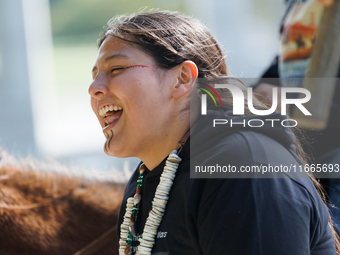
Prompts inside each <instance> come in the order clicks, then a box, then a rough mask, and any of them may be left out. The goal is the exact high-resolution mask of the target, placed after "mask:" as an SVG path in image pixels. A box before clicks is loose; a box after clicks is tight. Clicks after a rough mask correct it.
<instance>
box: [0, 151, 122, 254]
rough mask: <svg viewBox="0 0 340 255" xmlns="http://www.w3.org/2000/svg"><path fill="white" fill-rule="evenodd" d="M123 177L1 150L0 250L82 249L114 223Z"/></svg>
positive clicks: (63, 251)
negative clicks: (19, 157) (15, 154)
mask: <svg viewBox="0 0 340 255" xmlns="http://www.w3.org/2000/svg"><path fill="white" fill-rule="evenodd" d="M103 176H104V177H103ZM127 177H128V173H119V172H113V173H112V172H111V173H108V174H105V175H99V174H98V172H97V173H95V172H86V171H84V170H81V169H79V168H77V167H66V166H64V165H62V164H60V163H58V162H56V161H53V160H48V161H47V160H46V161H38V160H36V159H34V158H32V157H29V158H26V159H16V158H14V157H12V156H11V155H9V154H8V153H7V152H6V151H4V150H1V151H0V229H1V231H0V254H72V253H71V252H75V251H77V250H78V249H80V248H82V247H83V246H84V245H86V244H87V243H88V242H90V241H92V240H93V239H95V238H97V237H98V236H99V235H101V234H102V233H103V232H105V231H106V230H108V229H109V228H110V227H112V226H114V224H116V219H117V215H118V210H119V206H120V203H121V198H122V194H123V189H124V186H125V182H126V180H127ZM111 246H112V245H111ZM1 247H3V248H1ZM112 247H113V246H112ZM6 249H7V250H6ZM13 249H14V250H13ZM12 250H13V251H12ZM8 251H12V252H8ZM111 254H112V253H111Z"/></svg>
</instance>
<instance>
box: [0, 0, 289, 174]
mask: <svg viewBox="0 0 340 255" xmlns="http://www.w3.org/2000/svg"><path fill="white" fill-rule="evenodd" d="M143 8H147V10H149V9H151V8H158V9H163V10H164V9H165V10H173V11H180V12H183V13H185V14H187V15H190V16H193V17H196V18H198V19H199V20H201V21H202V22H203V23H205V24H206V25H207V26H208V27H209V28H210V29H211V31H212V33H213V34H214V35H215V36H216V38H217V39H218V40H219V42H220V43H221V44H222V46H223V49H224V51H225V54H226V59H227V64H228V69H229V73H230V74H232V75H234V76H236V77H243V78H257V77H259V76H260V75H261V73H262V72H263V71H264V70H265V68H266V67H267V66H268V65H269V64H270V62H271V60H272V59H273V57H274V56H275V55H276V54H277V52H278V35H279V26H280V21H281V17H282V14H283V12H284V0H238V1H235V0H210V1H203V0H195V1H194V0H171V1H164V0H163V1H162V0H138V1H131V0H126V1H121V0H119V1H118V0H96V1H93V0H72V1H70V0H0V107H1V108H0V147H2V148H4V149H5V150H7V151H9V152H10V153H11V154H13V155H15V156H20V157H26V156H28V155H33V156H34V157H37V158H39V159H44V158H53V159H57V160H58V161H60V162H62V163H64V164H68V165H69V164H72V165H77V166H79V167H81V168H84V169H86V170H99V171H109V170H113V169H116V170H123V169H126V170H132V169H134V167H135V165H136V163H137V162H138V159H134V158H131V159H118V158H114V157H109V156H107V155H106V154H105V153H104V152H103V144H104V141H105V140H104V135H103V134H102V131H101V127H100V125H99V123H98V120H97V119H96V117H95V115H94V114H93V112H92V110H91V107H90V97H89V95H88V93H87V90H88V87H89V85H90V84H91V80H92V79H91V70H92V67H93V65H94V62H95V59H96V56H97V46H96V44H97V39H98V37H99V34H100V33H101V32H102V31H104V28H105V26H106V23H107V22H108V20H109V19H111V18H112V17H113V16H115V15H116V14H124V13H132V12H136V11H139V10H141V9H143Z"/></svg>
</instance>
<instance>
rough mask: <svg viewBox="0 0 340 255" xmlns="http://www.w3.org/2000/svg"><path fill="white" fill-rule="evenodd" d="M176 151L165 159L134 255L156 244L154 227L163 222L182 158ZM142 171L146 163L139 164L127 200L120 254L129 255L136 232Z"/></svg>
mask: <svg viewBox="0 0 340 255" xmlns="http://www.w3.org/2000/svg"><path fill="white" fill-rule="evenodd" d="M189 134H190V133H189V131H188V132H187V133H186V134H185V135H184V136H183V138H182V139H181V141H179V148H178V150H179V151H180V149H181V148H182V146H183V145H184V143H185V142H186V140H187V138H188V137H189ZM178 150H173V151H172V152H171V153H170V154H169V156H168V158H167V160H166V163H165V166H164V168H163V172H162V174H161V177H160V182H159V184H158V186H157V188H156V192H155V196H154V198H153V201H152V208H151V210H150V212H149V216H148V217H147V219H146V222H145V226H144V229H143V234H142V236H141V238H140V239H139V245H138V250H137V252H136V255H151V251H152V248H153V245H154V244H155V237H156V235H157V229H158V227H159V225H160V223H161V221H162V218H163V215H164V212H165V207H166V204H167V202H168V199H169V192H170V189H171V186H172V184H173V181H174V179H175V176H176V172H177V168H178V165H179V163H180V162H181V161H182V159H181V158H180V157H179V156H178V154H179V151H178ZM144 171H145V165H144V164H143V163H142V164H141V165H140V167H139V178H138V180H137V189H136V193H135V195H134V197H130V198H128V199H127V203H126V211H125V215H124V218H123V223H122V224H121V225H120V239H119V255H124V254H128V255H130V254H132V249H131V246H132V238H133V237H135V236H136V234H137V233H136V225H135V222H136V220H137V214H138V211H139V203H140V201H141V194H140V192H141V187H142V185H143V180H144Z"/></svg>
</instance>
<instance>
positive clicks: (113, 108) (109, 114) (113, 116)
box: [99, 105, 123, 128]
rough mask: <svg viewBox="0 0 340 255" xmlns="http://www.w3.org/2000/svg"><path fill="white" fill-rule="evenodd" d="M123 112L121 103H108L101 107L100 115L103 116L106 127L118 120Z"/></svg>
mask: <svg viewBox="0 0 340 255" xmlns="http://www.w3.org/2000/svg"><path fill="white" fill-rule="evenodd" d="M122 113H123V107H122V106H119V105H107V106H104V107H102V108H101V109H99V116H101V117H102V118H103V120H104V123H105V127H107V126H109V125H110V124H112V123H115V122H117V120H118V119H119V118H120V116H121V115H122ZM105 127H104V128H105Z"/></svg>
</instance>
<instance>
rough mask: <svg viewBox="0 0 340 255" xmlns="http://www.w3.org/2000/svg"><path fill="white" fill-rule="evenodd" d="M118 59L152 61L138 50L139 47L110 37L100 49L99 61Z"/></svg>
mask: <svg viewBox="0 0 340 255" xmlns="http://www.w3.org/2000/svg"><path fill="white" fill-rule="evenodd" d="M118 58H120V59H133V60H146V59H145V58H148V59H151V57H150V56H148V55H147V54H146V53H145V52H143V51H142V50H140V49H138V47H134V46H133V45H132V44H131V43H129V42H126V41H124V40H122V39H119V38H117V37H113V36H108V37H107V38H106V39H105V40H104V42H103V43H102V45H101V46H100V48H99V52H98V58H97V61H100V60H104V61H107V60H111V59H118Z"/></svg>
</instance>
